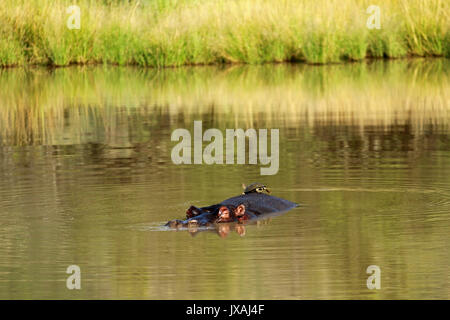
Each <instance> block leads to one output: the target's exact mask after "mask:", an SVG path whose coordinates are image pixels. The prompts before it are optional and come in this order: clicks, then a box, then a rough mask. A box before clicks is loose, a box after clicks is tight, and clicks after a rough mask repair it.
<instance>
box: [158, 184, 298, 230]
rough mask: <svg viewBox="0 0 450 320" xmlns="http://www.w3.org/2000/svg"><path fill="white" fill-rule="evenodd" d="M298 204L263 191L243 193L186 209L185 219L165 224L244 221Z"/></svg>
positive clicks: (202, 224)
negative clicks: (212, 203) (199, 206)
mask: <svg viewBox="0 0 450 320" xmlns="http://www.w3.org/2000/svg"><path fill="white" fill-rule="evenodd" d="M297 206H299V205H298V204H297V203H295V202H291V201H289V200H285V199H281V198H278V197H275V196H272V195H268V194H265V193H258V192H255V193H244V194H241V195H238V196H235V197H232V198H229V199H226V200H224V201H222V202H220V203H218V204H214V205H212V206H208V207H202V208H197V207H195V206H190V207H189V208H188V209H187V210H186V220H171V221H169V222H167V223H166V224H165V226H166V227H169V228H180V227H187V228H197V227H208V226H213V225H216V224H218V223H227V222H228V223H229V222H237V223H240V224H242V223H246V222H247V221H250V220H255V219H258V218H262V217H264V216H266V215H269V214H274V213H278V212H285V211H288V210H290V209H293V208H295V207H297Z"/></svg>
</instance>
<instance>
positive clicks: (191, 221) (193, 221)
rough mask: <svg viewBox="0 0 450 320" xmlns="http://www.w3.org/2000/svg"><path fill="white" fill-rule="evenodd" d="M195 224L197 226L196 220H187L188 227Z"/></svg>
mask: <svg viewBox="0 0 450 320" xmlns="http://www.w3.org/2000/svg"><path fill="white" fill-rule="evenodd" d="M196 226H198V221H197V220H189V222H188V227H196Z"/></svg>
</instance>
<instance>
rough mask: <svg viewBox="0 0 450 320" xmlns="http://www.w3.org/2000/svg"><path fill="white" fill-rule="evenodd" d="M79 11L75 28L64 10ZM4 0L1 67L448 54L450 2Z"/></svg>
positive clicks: (0, 15) (316, 60)
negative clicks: (377, 22)
mask: <svg viewBox="0 0 450 320" xmlns="http://www.w3.org/2000/svg"><path fill="white" fill-rule="evenodd" d="M74 3H76V4H77V5H79V6H80V8H81V29H80V30H69V29H68V28H67V27H66V22H67V19H68V17H69V15H68V14H67V13H66V8H67V7H68V6H69V5H73V4H74ZM371 4H373V1H370V0H367V1H366V0H343V1H335V0H316V1H308V0H297V1H294V0H229V1H225V0H223V1H221V0H204V1H196V0H178V1H177V0H171V1H163V0H148V1H143V0H140V1H137V0H136V1H133V0H132V1H103V2H100V1H89V0H79V1H73V0H70V1H66V0H36V1H26V0H4V1H2V4H1V6H0V21H2V23H1V24H0V66H11V65H21V64H49V65H60V66H64V65H69V64H74V63H75V64H86V63H99V62H101V63H111V64H120V65H123V64H137V65H142V66H156V67H162V66H179V65H185V64H211V63H223V62H238V63H253V64H256V63H264V62H281V61H305V62H308V63H329V62H339V61H343V60H361V59H364V58H365V57H368V56H372V57H391V58H395V57H405V56H408V55H415V56H444V55H445V56H449V55H450V49H449V46H450V45H449V43H450V33H449V30H450V28H449V23H450V22H449V21H450V13H449V12H450V4H449V2H448V1H445V0H385V1H382V2H380V3H379V6H380V9H381V29H379V30H377V29H373V30H369V29H368V28H367V26H366V21H367V19H368V17H369V15H368V14H367V13H366V9H367V7H368V6H369V5H371Z"/></svg>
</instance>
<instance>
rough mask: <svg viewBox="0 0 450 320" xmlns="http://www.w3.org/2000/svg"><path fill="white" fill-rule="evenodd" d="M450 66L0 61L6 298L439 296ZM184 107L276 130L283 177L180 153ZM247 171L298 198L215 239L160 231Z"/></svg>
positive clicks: (448, 197) (208, 120)
mask: <svg viewBox="0 0 450 320" xmlns="http://www.w3.org/2000/svg"><path fill="white" fill-rule="evenodd" d="M449 70H450V69H449V62H448V60H442V59H435V60H420V59H418V60H411V61H409V60H401V61H394V62H383V61H375V62H369V63H358V64H346V65H333V66H320V67H317V66H302V65H266V66H233V67H222V68H217V67H196V68H180V69H168V70H154V69H138V68H118V67H117V68H114V67H113V68H103V67H84V68H78V67H77V68H65V69H55V70H48V69H40V68H38V69H9V70H1V71H0V243H1V246H0V298H1V299H6V298H10V299H19V298H20V299H23V298H25V299H31V298H40V299H48V298H62V299H79V298H88V299H91V298H92V299H99V298H106V299H109V298H111V299H129V298H134V299H316V298H319V299H325V298H328V299H379V298H389V299H391V298H393V299H396V298H403V299H405V298H406V299H423V298H432V299H433V298H444V299H448V298H449V297H450V287H449V270H448V265H449V261H450V260H449V255H450V254H449V252H450V250H449V243H450V241H449V240H450V239H449V233H450V225H449V220H450V219H449V218H450V127H449V123H450V107H449V102H450V79H449ZM194 120H202V121H203V127H204V130H206V129H207V128H218V129H220V130H222V132H225V129H227V128H231V129H232V128H243V129H247V128H255V129H260V128H267V129H271V128H278V129H279V130H280V168H279V171H278V173H277V174H276V175H273V176H261V175H260V167H261V166H260V165H206V164H203V165H181V166H177V165H174V164H173V163H172V161H171V158H170V153H171V150H172V148H173V146H174V145H175V143H174V142H172V141H171V140H170V135H171V133H172V131H173V130H175V129H177V128H187V129H189V130H191V129H192V128H193V121H194ZM254 181H261V182H264V183H266V184H267V185H268V186H270V187H271V189H272V190H273V194H274V195H276V196H279V197H282V198H285V199H288V200H291V201H295V202H299V203H301V204H303V206H302V207H300V208H296V209H293V210H291V211H289V212H288V213H286V214H283V215H281V216H278V217H273V218H271V219H270V220H266V221H261V222H258V223H257V224H253V225H248V226H245V228H244V229H242V228H241V229H239V230H235V228H234V227H231V228H230V229H229V230H221V231H222V232H221V233H220V235H221V236H219V234H218V233H217V232H206V231H205V232H199V233H197V234H195V236H193V235H191V234H190V233H189V232H187V231H183V232H176V231H162V230H161V229H160V228H159V226H160V225H162V224H163V223H165V222H166V221H167V220H169V219H174V218H182V217H183V215H184V212H185V210H186V208H187V207H188V206H189V205H191V204H193V205H196V206H202V205H209V204H212V203H216V202H219V201H221V200H223V199H225V198H228V197H231V196H234V195H236V194H239V193H240V192H242V187H241V184H242V183H251V182H254ZM72 264H76V265H79V266H80V268H81V279H82V289H81V290H79V291H77V290H68V289H67V288H66V278H67V277H68V275H67V274H66V273H65V271H66V268H67V267H68V266H69V265H72ZM369 265H378V266H379V267H380V268H381V289H380V290H369V289H367V286H366V279H367V277H368V276H369V275H367V274H366V268H367V267H368V266H369Z"/></svg>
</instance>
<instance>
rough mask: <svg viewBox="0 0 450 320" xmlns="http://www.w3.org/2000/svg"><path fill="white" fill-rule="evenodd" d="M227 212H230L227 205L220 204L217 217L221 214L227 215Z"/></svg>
mask: <svg viewBox="0 0 450 320" xmlns="http://www.w3.org/2000/svg"><path fill="white" fill-rule="evenodd" d="M229 214H230V210H228V208H227V207H225V206H221V207H220V208H219V217H221V216H228V215H229Z"/></svg>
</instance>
